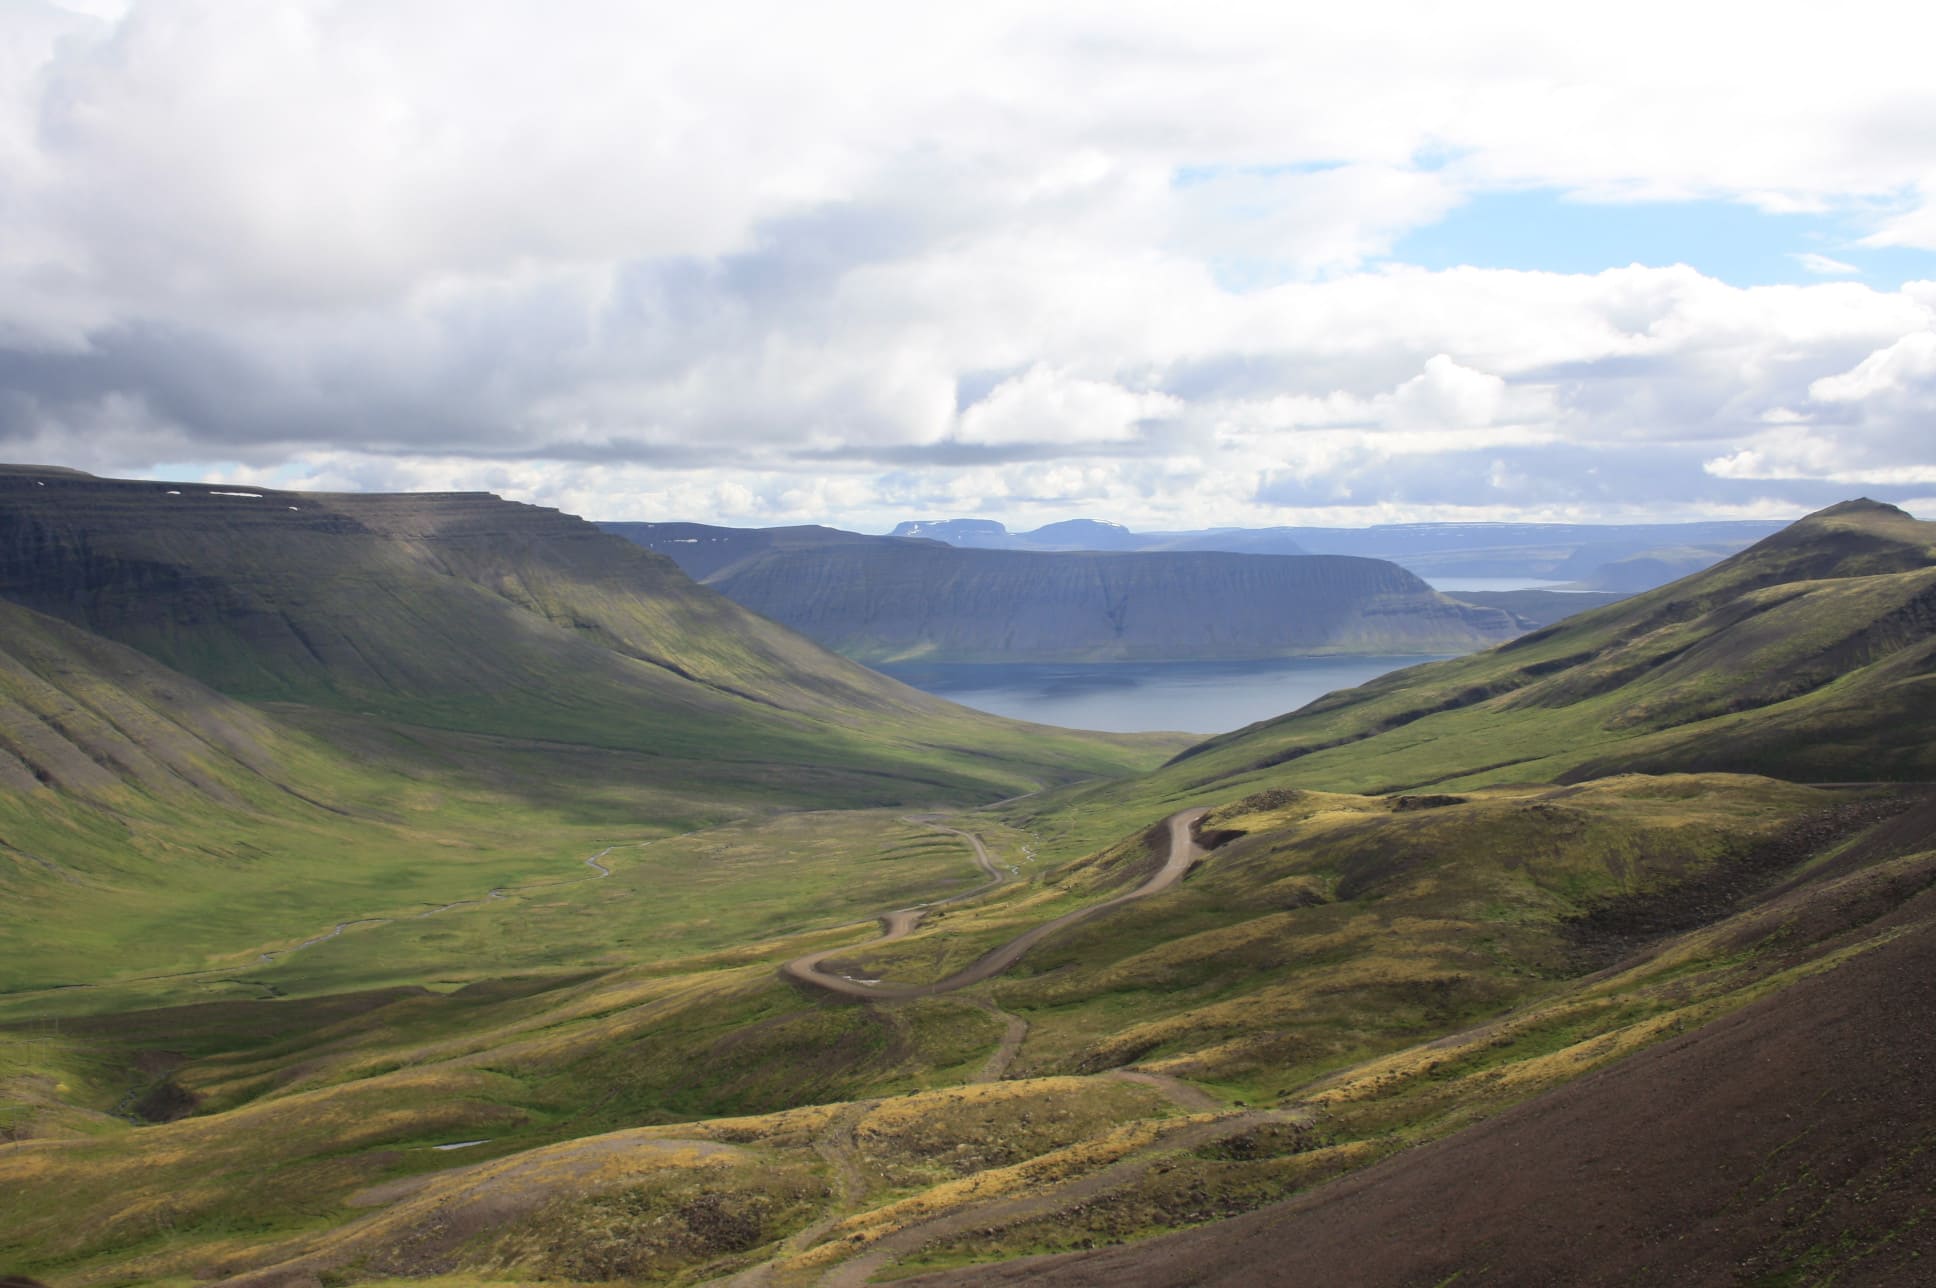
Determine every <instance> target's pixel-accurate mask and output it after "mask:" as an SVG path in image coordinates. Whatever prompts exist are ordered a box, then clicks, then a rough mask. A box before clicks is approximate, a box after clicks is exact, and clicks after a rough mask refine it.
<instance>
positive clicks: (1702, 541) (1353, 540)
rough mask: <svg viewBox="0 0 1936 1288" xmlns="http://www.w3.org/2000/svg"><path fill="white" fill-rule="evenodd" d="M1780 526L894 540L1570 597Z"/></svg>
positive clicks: (963, 529)
mask: <svg viewBox="0 0 1936 1288" xmlns="http://www.w3.org/2000/svg"><path fill="white" fill-rule="evenodd" d="M1781 526H1782V525H1781V524H1780V523H1774V522H1762V521H1755V520H1742V521H1723V522H1704V523H1628V524H1580V523H1403V524H1381V525H1377V526H1373V527H1367V528H1309V527H1274V528H1212V529H1209V530H1207V531H1198V532H1131V531H1130V530H1129V529H1127V528H1124V527H1122V526H1121V525H1120V524H1114V523H1105V522H1101V521H1098V520H1093V519H1071V520H1068V521H1066V522H1063V523H1052V524H1049V525H1048V526H1047V527H1042V528H1037V529H1036V530H1035V531H1033V532H1016V533H1011V532H1009V531H1008V529H1007V528H1005V527H1003V526H1002V525H1001V524H1000V523H997V522H995V521H994V520H992V519H944V520H934V519H930V520H922V521H920V522H912V523H903V524H901V525H899V526H898V527H896V528H895V529H894V535H895V536H898V537H920V538H923V539H927V540H933V541H942V542H945V543H947V544H949V545H953V546H959V547H962V548H965V549H976V550H1222V551H1227V552H1230V553H1233V554H1286V555H1288V554H1326V555H1351V556H1355V557H1357V558H1361V559H1386V560H1389V561H1391V562H1392V563H1395V564H1397V565H1399V566H1400V567H1401V568H1405V569H1408V570H1409V571H1411V572H1414V573H1417V574H1418V575H1419V576H1421V577H1425V578H1431V579H1452V578H1481V579H1500V580H1541V581H1557V582H1573V583H1577V584H1576V586H1575V589H1578V590H1605V591H1617V592H1632V591H1636V590H1646V589H1650V588H1651V587H1654V586H1658V585H1661V584H1662V583H1664V582H1667V581H1671V580H1673V579H1674V578H1676V577H1681V576H1685V575H1686V574H1688V573H1691V572H1696V571H1698V570H1699V569H1701V568H1705V567H1707V566H1708V565H1710V564H1713V563H1715V562H1718V561H1719V560H1721V559H1723V558H1725V557H1727V556H1728V555H1730V554H1733V553H1734V552H1735V551H1737V550H1740V549H1742V548H1744V547H1746V546H1748V545H1749V544H1751V543H1752V542H1754V541H1757V540H1759V539H1761V538H1762V537H1765V536H1768V535H1769V534H1770V533H1773V532H1775V531H1776V530H1778V529H1779V528H1780V527H1781Z"/></svg>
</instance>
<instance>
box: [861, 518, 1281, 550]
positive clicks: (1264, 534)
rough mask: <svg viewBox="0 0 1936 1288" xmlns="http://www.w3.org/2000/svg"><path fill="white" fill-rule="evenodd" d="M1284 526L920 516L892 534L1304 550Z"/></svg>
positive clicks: (1001, 545)
mask: <svg viewBox="0 0 1936 1288" xmlns="http://www.w3.org/2000/svg"><path fill="white" fill-rule="evenodd" d="M1288 531H1289V530H1288V529H1285V528H1217V529H1214V530H1212V531H1209V532H1131V531H1130V530H1129V529H1128V528H1125V527H1124V526H1123V525H1122V524H1120V523H1110V522H1108V521H1107V520H1103V519H1065V520H1063V521H1062V522H1060V523H1050V524H1045V525H1044V526H1042V527H1040V528H1036V529H1035V530H1034V531H1032V532H1010V531H1009V530H1008V529H1007V528H1006V527H1004V526H1003V525H1002V524H1000V523H997V522H996V521H995V520H993V519H924V520H920V521H917V522H910V523H902V524H899V525H897V526H896V527H895V529H894V532H893V535H894V536H897V537H918V538H921V539H923V540H927V541H940V542H943V543H945V544H947V545H951V546H957V547H960V548H962V549H967V550H1222V551H1226V552H1229V553H1232V554H1257V555H1301V554H1308V553H1310V552H1309V551H1307V550H1305V549H1304V547H1303V546H1301V545H1299V544H1298V543H1297V542H1296V541H1295V540H1293V539H1292V538H1291V537H1290V536H1289V535H1288Z"/></svg>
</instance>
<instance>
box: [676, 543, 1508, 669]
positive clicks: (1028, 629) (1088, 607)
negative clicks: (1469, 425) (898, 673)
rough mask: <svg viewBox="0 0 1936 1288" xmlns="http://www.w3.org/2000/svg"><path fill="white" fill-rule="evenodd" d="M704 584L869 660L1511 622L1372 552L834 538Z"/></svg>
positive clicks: (1087, 650)
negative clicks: (1015, 546) (1154, 549)
mask: <svg viewBox="0 0 1936 1288" xmlns="http://www.w3.org/2000/svg"><path fill="white" fill-rule="evenodd" d="M711 584H712V585H713V586H714V587H716V588H717V589H719V590H720V591H722V592H724V593H725V594H726V595H727V596H729V597H730V598H732V599H733V600H735V601H736V602H738V603H741V604H744V605H745V606H746V607H748V608H751V609H752V610H753V611H755V612H757V613H760V614H762V615H764V616H767V617H770V618H772V619H773V620H775V621H778V622H782V623H784V624H785V625H787V626H789V627H791V628H793V629H794V630H797V631H799V632H800V633H801V634H803V635H807V636H809V637H810V638H813V639H816V640H818V641H819V642H820V643H822V644H824V645H826V646H827V647H829V648H832V649H834V650H835V651H836V652H840V653H843V654H845V655H847V656H849V657H854V658H858V659H861V660H863V661H869V662H888V661H906V660H913V659H920V660H924V661H957V662H959V661H983V662H997V661H1000V662H1041V661H1073V660H1080V661H1117V660H1129V659H1179V658H1189V659H1210V658H1243V659H1249V658H1269V657H1288V656H1299V655H1306V654H1314V653H1429V652H1462V651H1467V650H1470V649H1472V648H1474V647H1478V646H1480V645H1483V644H1486V643H1490V642H1492V641H1495V640H1499V639H1503V638H1506V637H1507V636H1509V635H1511V634H1513V633H1514V632H1515V631H1516V629H1517V625H1516V623H1515V622H1514V620H1513V619H1512V618H1511V617H1510V616H1509V615H1508V614H1506V613H1503V612H1501V611H1498V610H1494V609H1482V608H1474V607H1471V606H1467V605H1463V604H1458V603H1455V602H1453V601H1451V600H1448V599H1446V598H1445V597H1443V596H1441V595H1438V594H1435V593H1434V592H1433V591H1432V590H1431V588H1430V587H1428V586H1426V585H1425V584H1424V583H1423V582H1421V581H1419V580H1418V579H1417V578H1416V577H1413V576H1412V575H1411V574H1409V573H1407V572H1405V571H1403V570H1402V569H1400V568H1398V567H1396V566H1395V565H1392V564H1388V563H1382V562H1379V561H1376V560H1370V559H1345V558H1318V557H1294V556H1266V555H1232V554H1221V553H1211V552H1198V553H1066V554H1049V553H1035V552H1027V551H995V550H961V549H950V548H948V547H945V546H941V545H911V544H903V545H899V546H883V545H878V544H846V545H839V546H821V547H815V548H813V549H811V550H809V551H772V552H769V553H767V554H764V555H759V556H755V557H752V558H749V559H746V560H743V561H741V562H739V563H736V564H733V565H730V566H729V567H727V568H725V569H723V570H722V571H720V572H718V573H715V574H714V575H713V578H712V581H711Z"/></svg>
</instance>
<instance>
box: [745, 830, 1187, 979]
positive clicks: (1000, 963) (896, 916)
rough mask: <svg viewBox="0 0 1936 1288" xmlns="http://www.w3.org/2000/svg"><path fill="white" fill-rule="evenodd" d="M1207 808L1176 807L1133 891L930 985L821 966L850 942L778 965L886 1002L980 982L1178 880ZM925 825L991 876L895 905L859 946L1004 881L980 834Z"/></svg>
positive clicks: (1065, 917) (899, 934)
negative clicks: (1149, 868)
mask: <svg viewBox="0 0 1936 1288" xmlns="http://www.w3.org/2000/svg"><path fill="white" fill-rule="evenodd" d="M1207 813H1209V811H1208V810H1206V809H1186V810H1179V811H1178V812H1177V813H1175V814H1172V815H1170V817H1169V819H1168V820H1167V821H1168V823H1169V825H1170V853H1169V857H1168V858H1166V859H1165V860H1164V862H1163V866H1162V867H1161V868H1158V869H1157V870H1156V872H1155V874H1154V875H1152V876H1151V877H1150V878H1149V880H1147V881H1145V882H1143V884H1142V885H1139V886H1137V887H1136V888H1135V889H1134V890H1131V891H1129V892H1128V893H1127V894H1119V895H1117V896H1116V897H1115V898H1113V899H1105V900H1103V901H1102V902H1101V903H1094V904H1090V905H1089V906H1088V907H1086V908H1078V909H1076V910H1075V911H1074V912H1066V913H1064V914H1062V915H1061V916H1060V917H1057V918H1055V919H1054V920H1053V921H1045V922H1043V923H1042V924H1041V925H1039V926H1036V927H1034V928H1033V929H1030V930H1025V931H1023V932H1022V933H1021V934H1019V935H1017V936H1015V938H1013V939H1011V940H1009V941H1008V942H1007V943H1005V944H1003V945H1002V946H1001V947H999V948H995V949H992V950H990V951H989V952H986V953H983V954H982V955H981V956H980V957H978V958H976V959H975V960H974V961H973V962H970V963H969V964H968V965H967V966H964V967H963V968H962V969H960V970H958V971H956V972H955V973H954V974H952V975H949V976H947V977H946V978H944V979H938V980H936V981H935V982H934V983H932V984H890V983H886V982H883V981H878V980H874V981H869V980H858V979H849V978H848V977H847V976H845V975H840V974H837V973H835V972H833V971H830V970H827V969H826V968H825V967H824V966H823V965H822V963H823V962H825V961H826V959H827V958H829V957H836V956H840V955H841V954H844V953H852V952H854V951H856V948H855V946H853V945H849V946H847V947H843V948H825V949H822V950H821V951H819V952H816V953H808V954H807V955H805V956H804V957H796V958H794V959H793V960H792V961H790V962H788V963H787V964H786V965H785V966H782V967H781V968H780V971H781V973H782V974H784V975H785V976H787V977H788V978H789V979H794V980H798V981H799V982H800V983H802V984H809V985H812V986H813V987H815V988H821V989H825V990H827V991H828V992H830V993H839V994H842V995H843V996H846V997H869V998H880V999H883V1000H888V1001H896V1000H903V999H906V998H911V997H933V996H935V995H936V994H939V993H952V992H954V991H955V990H956V989H962V988H967V987H969V986H970V985H973V984H979V983H981V982H982V981H983V980H986V979H992V978H993V977H994V976H996V975H999V974H1001V973H1002V972H1003V971H1005V970H1007V969H1008V968H1009V967H1010V966H1013V965H1014V964H1015V963H1016V962H1018V961H1020V960H1021V958H1022V954H1024V953H1026V952H1028V950H1029V949H1031V948H1033V947H1035V946H1036V945H1037V944H1039V943H1041V942H1042V941H1043V940H1044V939H1047V938H1048V937H1049V936H1050V935H1053V934H1055V933H1056V932H1057V931H1060V930H1066V929H1068V928H1069V927H1070V926H1073V925H1076V924H1078V923H1080V922H1084V921H1088V920H1089V919H1090V918H1092V917H1099V916H1101V915H1102V914H1103V913H1105V912H1108V911H1110V910H1111V909H1114V908H1120V907H1121V906H1122V905H1124V904H1126V903H1130V902H1132V901H1133V900H1136V899H1147V898H1148V897H1149V896H1151V895H1153V894H1160V893H1162V892H1163V891H1165V890H1167V889H1169V888H1170V887H1171V886H1173V885H1175V884H1176V883H1177V882H1178V881H1181V880H1182V879H1183V874H1184V873H1186V872H1188V871H1189V870H1190V865H1191V864H1193V863H1195V862H1196V861H1197V860H1198V859H1199V858H1201V857H1202V856H1203V849H1202V847H1200V846H1199V845H1198V844H1197V843H1196V840H1195V838H1193V837H1192V836H1191V835H1190V825H1191V824H1192V823H1194V822H1196V821H1197V820H1198V819H1200V818H1202V817H1203V816H1204V815H1205V814H1207ZM928 826H929V827H933V828H935V829H936V830H938V831H943V832H953V833H954V834H955V835H956V836H960V837H964V838H966V839H967V840H968V842H969V843H970V844H971V845H973V846H974V848H975V862H976V863H978V864H979V865H980V866H981V869H982V871H984V872H986V873H988V876H989V879H988V881H987V883H986V884H984V885H982V886H980V887H978V888H976V889H974V890H970V891H967V892H966V893H964V894H958V895H955V896H953V897H952V898H949V899H943V900H940V901H939V902H937V903H929V904H920V905H917V906H916V907H913V908H897V909H895V910H894V911H893V912H889V913H885V914H883V915H882V917H881V923H882V925H883V927H884V930H883V933H882V934H881V936H880V938H878V939H875V940H873V941H872V942H871V943H869V944H866V945H861V946H862V947H874V946H877V945H880V944H885V943H891V942H892V941H894V940H896V939H900V938H903V937H904V936H906V935H908V934H909V933H910V932H912V931H913V930H914V928H915V927H916V926H918V925H920V924H921V918H922V917H924V916H926V915H927V913H928V910H929V909H931V908H938V907H940V906H942V904H947V903H955V902H958V901H960V900H962V899H969V898H973V897H975V896H976V895H981V894H985V893H987V892H988V891H990V890H993V889H995V888H996V887H997V886H1000V885H1002V884H1003V883H1004V882H1005V880H1006V878H1005V877H1004V876H1003V875H1002V871H1001V869H1000V868H998V867H996V866H995V863H994V861H993V860H991V859H990V858H989V857H988V850H987V847H985V846H984V845H983V844H982V843H981V838H980V837H978V836H975V835H973V834H972V833H969V832H963V831H959V830H957V829H955V828H952V827H942V826H941V825H940V824H938V823H929V824H928Z"/></svg>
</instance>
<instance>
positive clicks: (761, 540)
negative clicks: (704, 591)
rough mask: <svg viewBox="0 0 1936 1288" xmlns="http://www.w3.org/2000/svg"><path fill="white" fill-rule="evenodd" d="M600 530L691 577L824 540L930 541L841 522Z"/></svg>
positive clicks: (632, 526) (832, 543) (663, 525)
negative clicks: (847, 527) (850, 528)
mask: <svg viewBox="0 0 1936 1288" xmlns="http://www.w3.org/2000/svg"><path fill="white" fill-rule="evenodd" d="M598 527H599V530H600V531H603V532H609V533H611V534H612V535H613V536H615V537H623V538H625V539H626V540H627V541H630V542H631V543H633V544H634V545H637V546H642V547H644V548H645V549H647V550H650V551H653V552H654V553H656V554H661V555H664V556H665V557H666V558H668V559H670V560H672V562H674V563H676V564H678V565H679V570H680V571H681V572H683V573H685V574H686V576H688V577H690V578H692V579H693V580H694V581H705V580H706V579H707V578H709V577H711V576H712V575H713V574H714V573H717V572H718V571H720V570H721V569H722V568H727V567H730V566H731V565H733V564H736V563H738V562H739V561H740V560H742V559H749V558H751V557H752V556H754V555H759V554H765V553H767V552H768V551H772V550H787V551H801V550H818V549H821V548H823V547H826V546H849V545H853V546H865V545H877V546H896V545H903V544H910V543H912V544H921V545H932V544H934V543H933V542H928V541H924V540H922V539H920V538H902V537H871V536H866V535H864V534H862V533H859V532H847V531H843V530H842V529H840V528H823V527H819V526H817V525H812V524H808V525H803V526H800V527H794V528H721V527H715V526H713V525H711V524H707V523H601V524H599V525H598Z"/></svg>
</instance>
